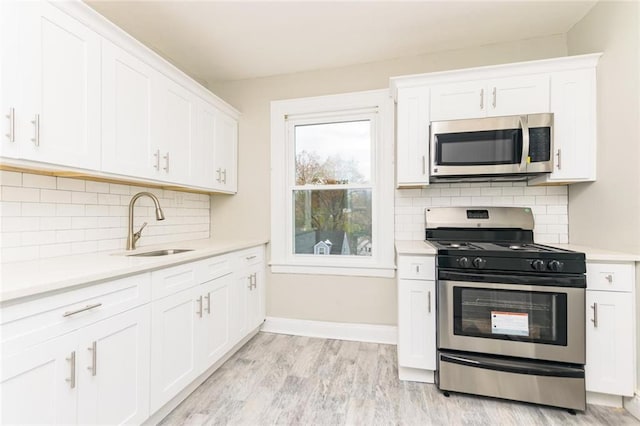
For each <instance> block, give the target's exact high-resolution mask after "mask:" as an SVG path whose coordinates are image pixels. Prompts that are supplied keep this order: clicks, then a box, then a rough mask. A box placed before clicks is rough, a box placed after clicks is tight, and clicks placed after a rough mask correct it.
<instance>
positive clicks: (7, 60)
mask: <svg viewBox="0 0 640 426" xmlns="http://www.w3.org/2000/svg"><path fill="white" fill-rule="evenodd" d="M18 6H19V3H18V2H17V1H3V2H0V123H1V124H0V156H2V157H17V156H18V139H17V136H18V133H19V132H17V129H16V124H17V122H16V120H17V118H18V117H17V115H19V114H21V113H22V109H21V104H20V102H21V97H20V94H21V87H20V64H19V60H18V58H19V57H20V47H19V45H18V40H19V36H18V34H19V32H18V29H19V28H20V22H19V20H20V15H19V7H18Z"/></svg>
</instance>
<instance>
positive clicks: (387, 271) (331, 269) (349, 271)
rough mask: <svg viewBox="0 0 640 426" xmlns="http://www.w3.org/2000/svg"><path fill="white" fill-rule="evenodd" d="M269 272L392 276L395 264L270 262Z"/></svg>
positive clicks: (394, 271)
mask: <svg viewBox="0 0 640 426" xmlns="http://www.w3.org/2000/svg"><path fill="white" fill-rule="evenodd" d="M269 265H270V266H271V272H272V273H274V274H307V275H344V276H354V277H377V278H394V277H395V273H396V267H395V265H388V266H381V267H371V266H362V267H360V266H336V265H328V266H319V265H298V264H285V263H270V264H269Z"/></svg>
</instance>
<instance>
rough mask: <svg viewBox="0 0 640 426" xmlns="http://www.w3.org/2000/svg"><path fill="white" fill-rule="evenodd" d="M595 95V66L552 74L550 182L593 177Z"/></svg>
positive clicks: (594, 172)
mask: <svg viewBox="0 0 640 426" xmlns="http://www.w3.org/2000/svg"><path fill="white" fill-rule="evenodd" d="M595 96H596V94H595V69H586V70H577V71H565V72H561V73H554V74H553V75H552V77H551V108H552V111H553V114H554V128H553V144H554V154H555V158H554V161H555V164H554V169H553V173H552V174H551V176H549V179H548V181H549V182H571V181H590V180H595V178H596V176H595V174H596V165H595V163H596V158H595V152H596V149H595V144H596V110H595V109H596V108H595V105H596V99H595Z"/></svg>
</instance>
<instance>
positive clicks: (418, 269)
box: [416, 265, 420, 274]
mask: <svg viewBox="0 0 640 426" xmlns="http://www.w3.org/2000/svg"><path fill="white" fill-rule="evenodd" d="M419 273H420V265H416V274H419Z"/></svg>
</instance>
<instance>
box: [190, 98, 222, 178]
mask: <svg viewBox="0 0 640 426" xmlns="http://www.w3.org/2000/svg"><path fill="white" fill-rule="evenodd" d="M217 113H218V110H217V109H216V108H215V107H214V106H213V105H211V104H209V103H208V102H205V101H204V100H199V101H198V110H197V131H196V137H195V140H194V144H193V147H192V148H193V149H192V151H191V177H192V180H193V184H194V185H198V186H202V187H204V188H215V187H216V186H217V183H216V180H215V179H216V173H215V168H216V165H215V162H214V145H215V139H216V114H217Z"/></svg>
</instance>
